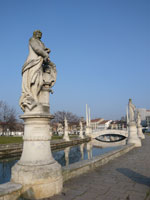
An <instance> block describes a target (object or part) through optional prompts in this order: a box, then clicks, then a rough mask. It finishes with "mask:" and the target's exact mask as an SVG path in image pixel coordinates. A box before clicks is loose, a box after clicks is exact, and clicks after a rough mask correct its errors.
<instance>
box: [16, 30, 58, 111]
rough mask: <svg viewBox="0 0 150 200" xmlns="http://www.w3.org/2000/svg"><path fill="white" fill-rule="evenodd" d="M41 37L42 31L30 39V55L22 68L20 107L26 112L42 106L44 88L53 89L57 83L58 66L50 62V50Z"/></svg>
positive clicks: (35, 32) (35, 33) (36, 32)
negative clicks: (46, 86)
mask: <svg viewBox="0 0 150 200" xmlns="http://www.w3.org/2000/svg"><path fill="white" fill-rule="evenodd" d="M41 37H42V32H41V31H39V30H36V31H34V32H33V36H32V37H31V38H30V39H29V55H28V58H27V60H26V62H25V63H24V65H23V68H22V95H21V98H20V107H21V109H22V110H23V111H24V112H26V111H32V110H33V109H34V108H35V107H37V106H38V105H40V104H42V102H43V100H42V98H43V97H42V89H43V87H44V86H45V85H48V87H49V88H51V87H52V86H53V85H54V83H55V82H56V74H57V72H56V66H55V64H54V63H52V62H51V61H50V58H49V53H50V49H49V48H47V47H45V45H44V43H43V42H42V41H41ZM48 98H49V97H48Z"/></svg>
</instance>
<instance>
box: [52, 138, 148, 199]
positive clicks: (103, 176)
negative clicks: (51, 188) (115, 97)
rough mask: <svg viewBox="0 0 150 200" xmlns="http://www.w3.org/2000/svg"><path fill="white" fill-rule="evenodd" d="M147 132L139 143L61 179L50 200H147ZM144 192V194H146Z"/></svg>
mask: <svg viewBox="0 0 150 200" xmlns="http://www.w3.org/2000/svg"><path fill="white" fill-rule="evenodd" d="M149 151H150V136H146V139H145V140H143V141H142V147H140V148H134V149H133V150H132V151H130V152H128V153H126V154H124V155H122V156H121V157H119V158H115V159H114V160H112V161H110V162H108V163H107V164H105V165H103V166H101V167H98V168H96V169H95V170H93V171H90V172H88V173H86V174H83V175H80V176H79V177H76V178H73V179H70V180H69V181H67V182H65V183H64V190H63V192H64V194H65V195H62V194H61V195H57V196H54V197H52V198H51V199H50V200H150V170H149V168H148V167H149V166H150V156H149ZM146 195H147V196H146Z"/></svg>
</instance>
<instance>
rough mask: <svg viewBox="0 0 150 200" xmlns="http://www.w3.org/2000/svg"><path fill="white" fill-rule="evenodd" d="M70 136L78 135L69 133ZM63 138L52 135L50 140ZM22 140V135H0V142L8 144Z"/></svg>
mask: <svg viewBox="0 0 150 200" xmlns="http://www.w3.org/2000/svg"><path fill="white" fill-rule="evenodd" d="M69 137H70V138H77V137H78V135H70V136H69ZM59 139H63V136H58V135H53V136H52V140H59ZM21 142H23V139H22V137H13V136H0V144H10V143H21Z"/></svg>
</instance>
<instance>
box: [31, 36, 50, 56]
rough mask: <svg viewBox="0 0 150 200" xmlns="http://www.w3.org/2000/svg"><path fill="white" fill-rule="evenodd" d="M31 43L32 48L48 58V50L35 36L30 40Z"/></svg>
mask: <svg viewBox="0 0 150 200" xmlns="http://www.w3.org/2000/svg"><path fill="white" fill-rule="evenodd" d="M29 44H30V45H31V47H32V49H33V50H34V51H35V53H36V54H37V55H38V56H42V57H43V58H48V57H49V55H48V53H47V51H45V49H44V48H43V47H42V45H39V43H38V41H37V40H36V39H34V38H31V39H30V40H29Z"/></svg>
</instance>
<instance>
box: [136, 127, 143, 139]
mask: <svg viewBox="0 0 150 200" xmlns="http://www.w3.org/2000/svg"><path fill="white" fill-rule="evenodd" d="M137 134H138V136H139V138H141V139H145V135H144V134H143V132H142V126H141V125H138V126H137Z"/></svg>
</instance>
